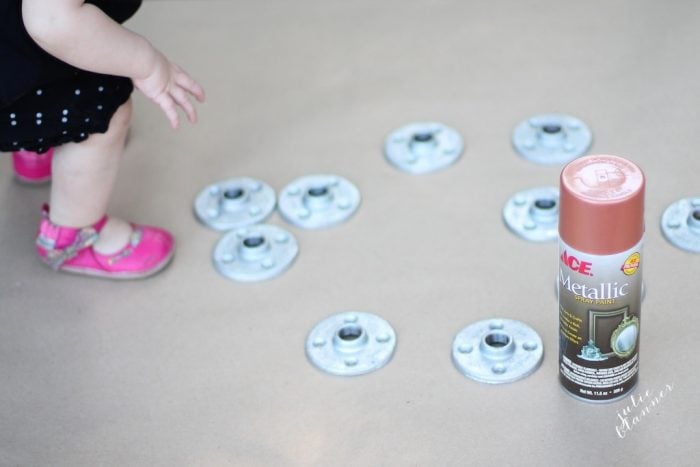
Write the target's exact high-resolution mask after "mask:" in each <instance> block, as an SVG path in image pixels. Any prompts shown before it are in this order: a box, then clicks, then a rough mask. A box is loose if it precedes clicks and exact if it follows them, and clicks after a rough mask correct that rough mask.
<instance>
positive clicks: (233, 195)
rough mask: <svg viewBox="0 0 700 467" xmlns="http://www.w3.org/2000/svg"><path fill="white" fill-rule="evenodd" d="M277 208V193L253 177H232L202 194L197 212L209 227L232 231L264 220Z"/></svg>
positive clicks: (197, 198) (210, 187)
mask: <svg viewBox="0 0 700 467" xmlns="http://www.w3.org/2000/svg"><path fill="white" fill-rule="evenodd" d="M274 209H275V191H274V190H273V189H272V188H271V187H270V186H269V185H267V184H265V183H263V182H261V181H260V180H255V179H253V178H232V179H229V180H223V181H220V182H216V183H213V184H211V185H209V186H207V187H206V188H204V189H203V190H202V191H200V192H199V194H198V195H197V197H196V198H195V200H194V212H195V214H196V215H197V218H198V219H199V220H200V221H201V222H202V223H203V224H204V225H206V226H208V227H211V228H212V229H215V230H222V231H225V230H231V229H235V228H238V227H243V226H246V225H252V224H257V223H259V222H262V221H263V220H265V219H266V218H267V217H268V216H269V215H270V214H271V213H272V211H273V210H274Z"/></svg>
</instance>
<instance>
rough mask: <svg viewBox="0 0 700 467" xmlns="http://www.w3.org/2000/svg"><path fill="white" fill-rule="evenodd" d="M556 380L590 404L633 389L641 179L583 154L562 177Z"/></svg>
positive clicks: (624, 163)
mask: <svg viewBox="0 0 700 467" xmlns="http://www.w3.org/2000/svg"><path fill="white" fill-rule="evenodd" d="M560 183H561V185H560V206H559V209H560V211H559V261H558V265H559V268H558V271H557V284H558V290H559V293H558V295H559V332H560V336H559V381H560V382H561V384H562V385H563V387H564V388H565V389H566V390H567V391H568V392H570V393H571V394H572V395H573V396H575V397H577V398H580V399H583V400H586V401H589V402H607V401H611V400H615V399H619V398H622V397H625V396H626V395H627V393H628V392H629V391H630V390H631V389H632V388H633V387H634V385H635V384H636V383H637V378H638V371H639V331H640V311H641V301H642V264H643V261H642V243H643V236H644V185H645V180H644V173H643V172H642V171H641V169H640V168H639V167H637V166H636V165H635V164H634V163H632V162H630V161H628V160H626V159H623V158H621V157H617V156H607V155H599V156H586V157H581V158H579V159H576V160H574V161H572V162H571V163H569V164H568V165H567V166H566V167H564V170H563V171H562V173H561V180H560Z"/></svg>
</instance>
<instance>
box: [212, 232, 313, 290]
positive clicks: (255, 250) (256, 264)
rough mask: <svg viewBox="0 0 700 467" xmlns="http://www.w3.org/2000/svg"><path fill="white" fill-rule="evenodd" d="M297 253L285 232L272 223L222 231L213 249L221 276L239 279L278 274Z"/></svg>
mask: <svg viewBox="0 0 700 467" xmlns="http://www.w3.org/2000/svg"><path fill="white" fill-rule="evenodd" d="M298 252H299V246H298V245H297V242H296V240H295V238H294V236H292V234H290V233H289V232H287V231H285V230H283V229H280V228H279V227H275V226H274V225H265V224H259V225H252V226H248V227H242V228H239V229H236V230H233V231H231V232H229V233H227V234H225V235H224V236H223V237H222V238H221V239H220V240H219V242H218V243H217V244H216V248H214V255H213V256H214V258H213V259H214V266H215V267H216V269H217V271H219V272H220V273H221V274H222V275H224V276H226V277H228V278H229V279H233V280H236V281H241V282H254V281H262V280H266V279H270V278H272V277H276V276H279V275H280V274H282V273H283V272H284V271H285V270H287V269H288V268H289V266H291V264H292V263H293V262H294V259H295V258H296V256H297V253H298Z"/></svg>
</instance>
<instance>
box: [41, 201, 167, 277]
mask: <svg viewBox="0 0 700 467" xmlns="http://www.w3.org/2000/svg"><path fill="white" fill-rule="evenodd" d="M106 222H107V217H103V218H102V219H101V220H99V221H98V222H97V223H96V224H94V225H91V226H88V227H83V228H82V229H79V228H71V227H61V226H58V225H56V224H53V223H52V222H51V221H50V220H49V211H48V207H47V206H44V210H43V212H42V219H41V223H40V224H39V233H38V235H37V239H36V249H37V252H38V253H39V257H40V258H41V259H42V260H43V261H44V262H45V263H47V264H48V265H49V266H50V267H51V268H52V269H54V270H57V271H66V272H72V273H76V274H85V275H88V276H100V277H106V278H109V279H139V278H143V277H148V276H151V275H153V274H155V273H157V272H159V271H160V270H161V269H163V268H164V267H165V266H166V265H167V264H168V263H169V262H170V260H171V259H172V257H173V253H174V251H175V241H174V239H173V236H172V235H170V233H169V232H167V231H166V230H163V229H159V228H157V227H149V226H144V225H132V227H133V232H132V234H131V238H130V239H129V242H128V243H127V244H126V246H124V248H122V249H121V250H120V251H118V252H116V253H114V254H111V255H103V254H100V253H98V252H96V251H95V250H94V249H93V248H92V246H93V245H94V244H95V242H97V239H98V238H99V235H100V231H101V230H102V228H103V227H104V225H105V223H106Z"/></svg>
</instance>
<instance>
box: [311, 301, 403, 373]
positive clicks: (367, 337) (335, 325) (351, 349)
mask: <svg viewBox="0 0 700 467" xmlns="http://www.w3.org/2000/svg"><path fill="white" fill-rule="evenodd" d="M395 349H396V333H395V332H394V329H393V328H392V327H391V325H390V324H389V323H388V322H386V321H385V320H383V319H382V318H380V317H379V316H377V315H373V314H371V313H364V312H359V311H349V312H345V313H339V314H336V315H333V316H330V317H328V318H326V319H324V320H323V321H321V322H320V323H318V324H317V325H316V326H315V327H314V328H313V329H312V330H311V332H310V333H309V335H308V337H307V339H306V356H307V358H308V359H309V361H310V362H311V363H312V364H313V365H314V366H316V367H317V368H319V369H320V370H323V371H325V372H326V373H330V374H333V375H338V376H356V375H362V374H365V373H370V372H372V371H375V370H378V369H379V368H381V367H383V366H384V365H386V364H387V363H389V360H391V357H392V356H393V355H394V350H395Z"/></svg>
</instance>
